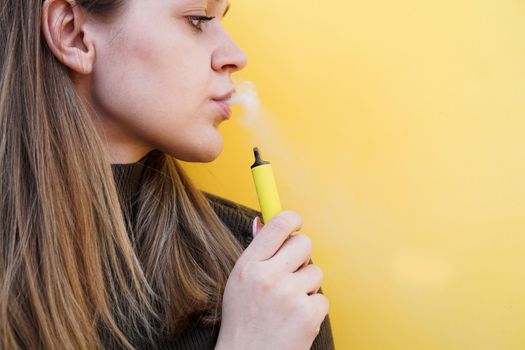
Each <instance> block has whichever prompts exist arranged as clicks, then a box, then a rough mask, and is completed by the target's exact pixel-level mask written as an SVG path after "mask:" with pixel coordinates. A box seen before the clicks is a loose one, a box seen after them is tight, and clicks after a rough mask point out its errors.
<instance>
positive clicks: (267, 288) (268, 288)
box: [257, 273, 275, 295]
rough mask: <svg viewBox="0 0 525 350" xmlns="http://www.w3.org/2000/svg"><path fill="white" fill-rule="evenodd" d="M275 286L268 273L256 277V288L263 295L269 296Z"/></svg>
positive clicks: (272, 278) (273, 279)
mask: <svg viewBox="0 0 525 350" xmlns="http://www.w3.org/2000/svg"><path fill="white" fill-rule="evenodd" d="M274 286H275V278H274V277H273V276H272V275H271V274H269V273H261V274H259V276H258V277H257V288H258V289H259V290H260V292H261V293H262V294H263V295H269V294H270V293H271V292H272V291H273V290H274Z"/></svg>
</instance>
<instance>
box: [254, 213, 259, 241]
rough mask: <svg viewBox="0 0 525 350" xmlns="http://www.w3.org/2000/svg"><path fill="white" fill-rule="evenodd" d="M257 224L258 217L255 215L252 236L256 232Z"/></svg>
mask: <svg viewBox="0 0 525 350" xmlns="http://www.w3.org/2000/svg"><path fill="white" fill-rule="evenodd" d="M258 226H259V217H258V216H256V217H255V219H254V220H253V225H252V235H253V237H255V235H256V234H257V227H258Z"/></svg>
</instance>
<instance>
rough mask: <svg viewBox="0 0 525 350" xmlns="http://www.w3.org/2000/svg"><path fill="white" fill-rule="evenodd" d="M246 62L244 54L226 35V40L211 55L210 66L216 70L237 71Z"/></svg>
mask: <svg viewBox="0 0 525 350" xmlns="http://www.w3.org/2000/svg"><path fill="white" fill-rule="evenodd" d="M247 63H248V58H247V57H246V54H245V53H244V52H243V51H242V50H241V49H240V48H239V47H238V46H237V45H236V44H235V43H234V42H233V40H232V39H231V37H230V36H229V35H227V39H226V42H225V43H224V44H223V45H221V46H220V47H218V48H217V49H216V50H215V52H214V54H213V56H212V62H211V65H212V68H213V69H214V70H215V71H217V72H222V71H227V72H229V73H234V72H237V71H239V70H241V69H243V68H244V67H246V64H247Z"/></svg>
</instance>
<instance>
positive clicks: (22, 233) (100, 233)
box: [0, 0, 242, 349]
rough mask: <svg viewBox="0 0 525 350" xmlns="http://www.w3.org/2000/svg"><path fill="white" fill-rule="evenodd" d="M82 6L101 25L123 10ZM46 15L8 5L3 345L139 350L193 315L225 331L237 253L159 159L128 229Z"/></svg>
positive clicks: (4, 13)
mask: <svg viewBox="0 0 525 350" xmlns="http://www.w3.org/2000/svg"><path fill="white" fill-rule="evenodd" d="M77 4H78V5H80V6H82V7H84V8H85V9H87V10H88V11H90V12H91V13H93V14H95V15H101V16H106V17H107V16H110V15H111V14H112V13H114V12H115V11H116V10H118V9H119V8H120V7H121V6H123V1H116V0H115V1H109V0H79V1H77ZM41 7H42V0H24V1H20V0H3V3H2V5H0V42H2V43H4V44H3V45H2V46H3V47H2V48H0V251H1V256H0V281H1V285H0V347H1V348H4V349H37V348H38V349H65V348H68V349H69V348H71V349H73V348H74V349H101V348H104V347H113V346H115V347H123V348H128V349H132V348H134V346H136V344H139V343H140V342H141V341H153V340H154V339H159V337H162V336H170V335H174V334H176V333H177V332H178V331H179V330H181V329H182V328H183V327H184V326H185V323H186V322H187V320H188V318H189V317H190V316H192V315H200V316H199V317H200V319H201V320H202V322H204V323H205V324H213V323H216V322H218V321H219V320H220V317H221V303H222V293H223V290H224V286H225V284H226V281H227V278H228V275H229V273H230V271H231V269H232V268H233V265H234V264H235V261H236V260H237V259H238V257H239V255H240V254H241V252H242V247H241V245H240V243H239V242H238V241H237V240H236V239H235V238H234V236H233V235H232V234H231V232H230V231H229V230H228V229H227V228H226V227H225V226H224V225H223V224H222V223H221V221H220V220H219V219H218V218H217V216H216V215H215V214H214V212H213V210H212V209H211V208H210V206H209V204H208V202H207V200H206V198H205V197H204V196H203V194H202V193H201V192H200V191H198V190H197V189H196V188H195V187H194V186H193V185H192V184H191V182H190V180H189V179H188V178H187V177H186V176H185V174H184V172H183V171H182V169H181V167H180V166H179V164H178V163H177V161H176V160H175V159H174V158H172V157H171V156H168V155H166V154H164V153H162V152H158V151H154V152H153V153H152V154H151V157H149V158H148V166H147V167H146V170H145V173H144V185H143V186H142V187H141V189H140V192H139V194H138V204H137V215H136V220H135V224H134V225H133V227H132V230H133V232H132V233H133V234H130V232H127V229H126V225H125V218H124V215H123V211H122V207H121V204H120V202H119V198H118V193H117V189H116V185H115V181H114V178H113V173H112V170H111V166H110V161H109V159H108V157H107V154H106V152H105V150H104V147H103V144H102V142H101V140H100V138H99V137H98V134H97V131H96V128H95V126H94V124H93V122H92V119H91V116H90V115H89V113H88V112H87V106H85V105H84V104H83V103H82V101H81V99H80V98H79V96H78V95H77V94H76V93H75V90H74V88H73V84H72V82H71V80H70V78H69V76H68V72H67V68H66V67H64V66H63V65H62V64H60V62H58V61H57V60H56V58H55V57H54V56H53V54H52V53H51V51H50V50H49V48H48V47H47V45H46V43H45V41H44V40H43V39H42V36H41V32H40V11H41ZM130 335H133V337H131V336H130Z"/></svg>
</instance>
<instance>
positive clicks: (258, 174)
mask: <svg viewBox="0 0 525 350" xmlns="http://www.w3.org/2000/svg"><path fill="white" fill-rule="evenodd" d="M253 155H254V156H255V163H253V165H252V176H253V182H254V183H255V190H256V191H257V197H258V198H259V206H260V207H261V212H262V215H263V223H265V224H266V223H267V222H268V221H269V220H270V219H271V218H273V217H274V216H275V215H276V214H277V213H279V212H281V211H282V208H281V201H280V199H279V193H278V192H277V186H276V185H275V178H274V177H273V170H272V165H271V164H270V163H269V162H266V161H264V160H262V159H261V155H260V154H259V149H258V148H257V147H254V148H253Z"/></svg>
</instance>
